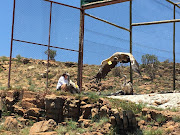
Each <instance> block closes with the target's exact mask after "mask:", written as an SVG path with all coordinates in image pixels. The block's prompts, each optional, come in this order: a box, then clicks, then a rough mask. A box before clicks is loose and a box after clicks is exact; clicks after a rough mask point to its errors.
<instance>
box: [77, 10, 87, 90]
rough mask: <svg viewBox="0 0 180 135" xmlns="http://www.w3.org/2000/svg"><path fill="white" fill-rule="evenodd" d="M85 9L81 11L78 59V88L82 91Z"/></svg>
mask: <svg viewBox="0 0 180 135" xmlns="http://www.w3.org/2000/svg"><path fill="white" fill-rule="evenodd" d="M84 15H85V12H84V9H83V8H82V7H81V9H80V30H79V57H78V77H77V78H78V86H79V88H80V91H82V70H83V45H84Z"/></svg>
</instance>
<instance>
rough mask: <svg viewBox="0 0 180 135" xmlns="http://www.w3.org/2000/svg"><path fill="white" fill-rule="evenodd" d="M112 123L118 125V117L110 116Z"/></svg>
mask: <svg viewBox="0 0 180 135" xmlns="http://www.w3.org/2000/svg"><path fill="white" fill-rule="evenodd" d="M110 123H111V124H112V126H113V127H115V126H116V125H117V123H116V118H115V117H114V116H111V117H110Z"/></svg>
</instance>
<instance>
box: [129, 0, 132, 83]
mask: <svg viewBox="0 0 180 135" xmlns="http://www.w3.org/2000/svg"><path fill="white" fill-rule="evenodd" d="M129 2H130V5H129V27H130V32H129V33H130V53H131V54H132V0H130V1H129ZM130 81H131V83H133V72H132V66H131V63H130Z"/></svg>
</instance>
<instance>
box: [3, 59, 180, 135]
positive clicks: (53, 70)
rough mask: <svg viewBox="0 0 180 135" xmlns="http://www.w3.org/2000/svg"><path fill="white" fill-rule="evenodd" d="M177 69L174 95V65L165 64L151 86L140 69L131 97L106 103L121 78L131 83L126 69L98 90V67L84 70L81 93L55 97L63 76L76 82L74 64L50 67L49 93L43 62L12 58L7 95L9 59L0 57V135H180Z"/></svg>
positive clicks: (179, 68)
mask: <svg viewBox="0 0 180 135" xmlns="http://www.w3.org/2000/svg"><path fill="white" fill-rule="evenodd" d="M179 65H180V64H179V63H177V66H176V93H173V92H174V91H173V90H172V63H169V62H164V63H160V65H159V67H158V69H157V71H156V75H155V79H153V80H152V79H151V78H150V77H149V75H148V74H147V73H146V72H145V69H144V68H143V67H142V68H141V73H142V77H139V76H138V75H137V74H136V73H134V74H133V89H134V95H121V96H115V97H113V98H112V97H111V98H107V97H106V95H108V94H110V93H113V92H116V91H118V90H121V89H122V84H123V82H124V80H123V78H122V77H123V75H127V77H128V78H129V76H128V75H129V67H128V66H119V67H117V68H115V69H113V70H112V72H110V73H109V74H108V76H107V77H106V78H105V79H103V80H102V81H101V83H99V84H96V83H94V82H93V76H94V75H95V74H96V73H97V71H98V68H99V66H97V65H86V64H85V65H84V66H83V91H82V92H81V94H80V95H71V94H70V93H64V92H57V91H56V84H57V80H58V79H59V77H60V75H61V74H62V73H63V72H65V71H68V72H69V73H70V74H71V79H72V80H73V81H74V82H76V81H77V63H72V62H55V61H50V67H49V74H48V78H49V84H48V85H49V88H48V89H45V87H46V80H47V75H46V66H47V61H44V60H33V59H27V58H22V59H20V60H18V59H16V58H14V59H13V62H12V72H11V89H8V88H7V78H8V66H9V63H8V58H6V57H3V58H2V57H0V90H1V92H0V93H1V94H0V95H1V100H2V102H1V103H4V105H3V108H2V110H3V113H2V118H1V120H0V134H10V135H11V134H20V135H28V134H49V135H54V134H60V135H61V134H66V135H68V134H72V135H74V134H84V135H91V134H98V135H101V134H119V133H121V134H137V135H141V134H145V135H166V134H167V135H179V134H180V106H179V105H180V102H179V101H180V100H179V98H180V66H179ZM169 92H171V93H169ZM162 93H164V94H162ZM60 108H61V109H60ZM57 110H59V111H57ZM60 110H61V111H60ZM102 116H105V117H102ZM134 118H135V119H134ZM132 128H133V129H134V130H130V129H132Z"/></svg>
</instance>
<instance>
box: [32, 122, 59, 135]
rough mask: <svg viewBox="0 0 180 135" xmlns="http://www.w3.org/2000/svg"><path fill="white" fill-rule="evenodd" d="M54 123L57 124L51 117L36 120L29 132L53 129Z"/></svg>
mask: <svg viewBox="0 0 180 135" xmlns="http://www.w3.org/2000/svg"><path fill="white" fill-rule="evenodd" d="M56 125H57V124H56V122H55V121H54V120H52V119H49V120H48V121H40V122H36V123H34V125H33V126H32V127H31V129H30V131H29V134H30V135H33V134H34V133H41V132H48V131H54V129H55V127H56Z"/></svg>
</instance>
